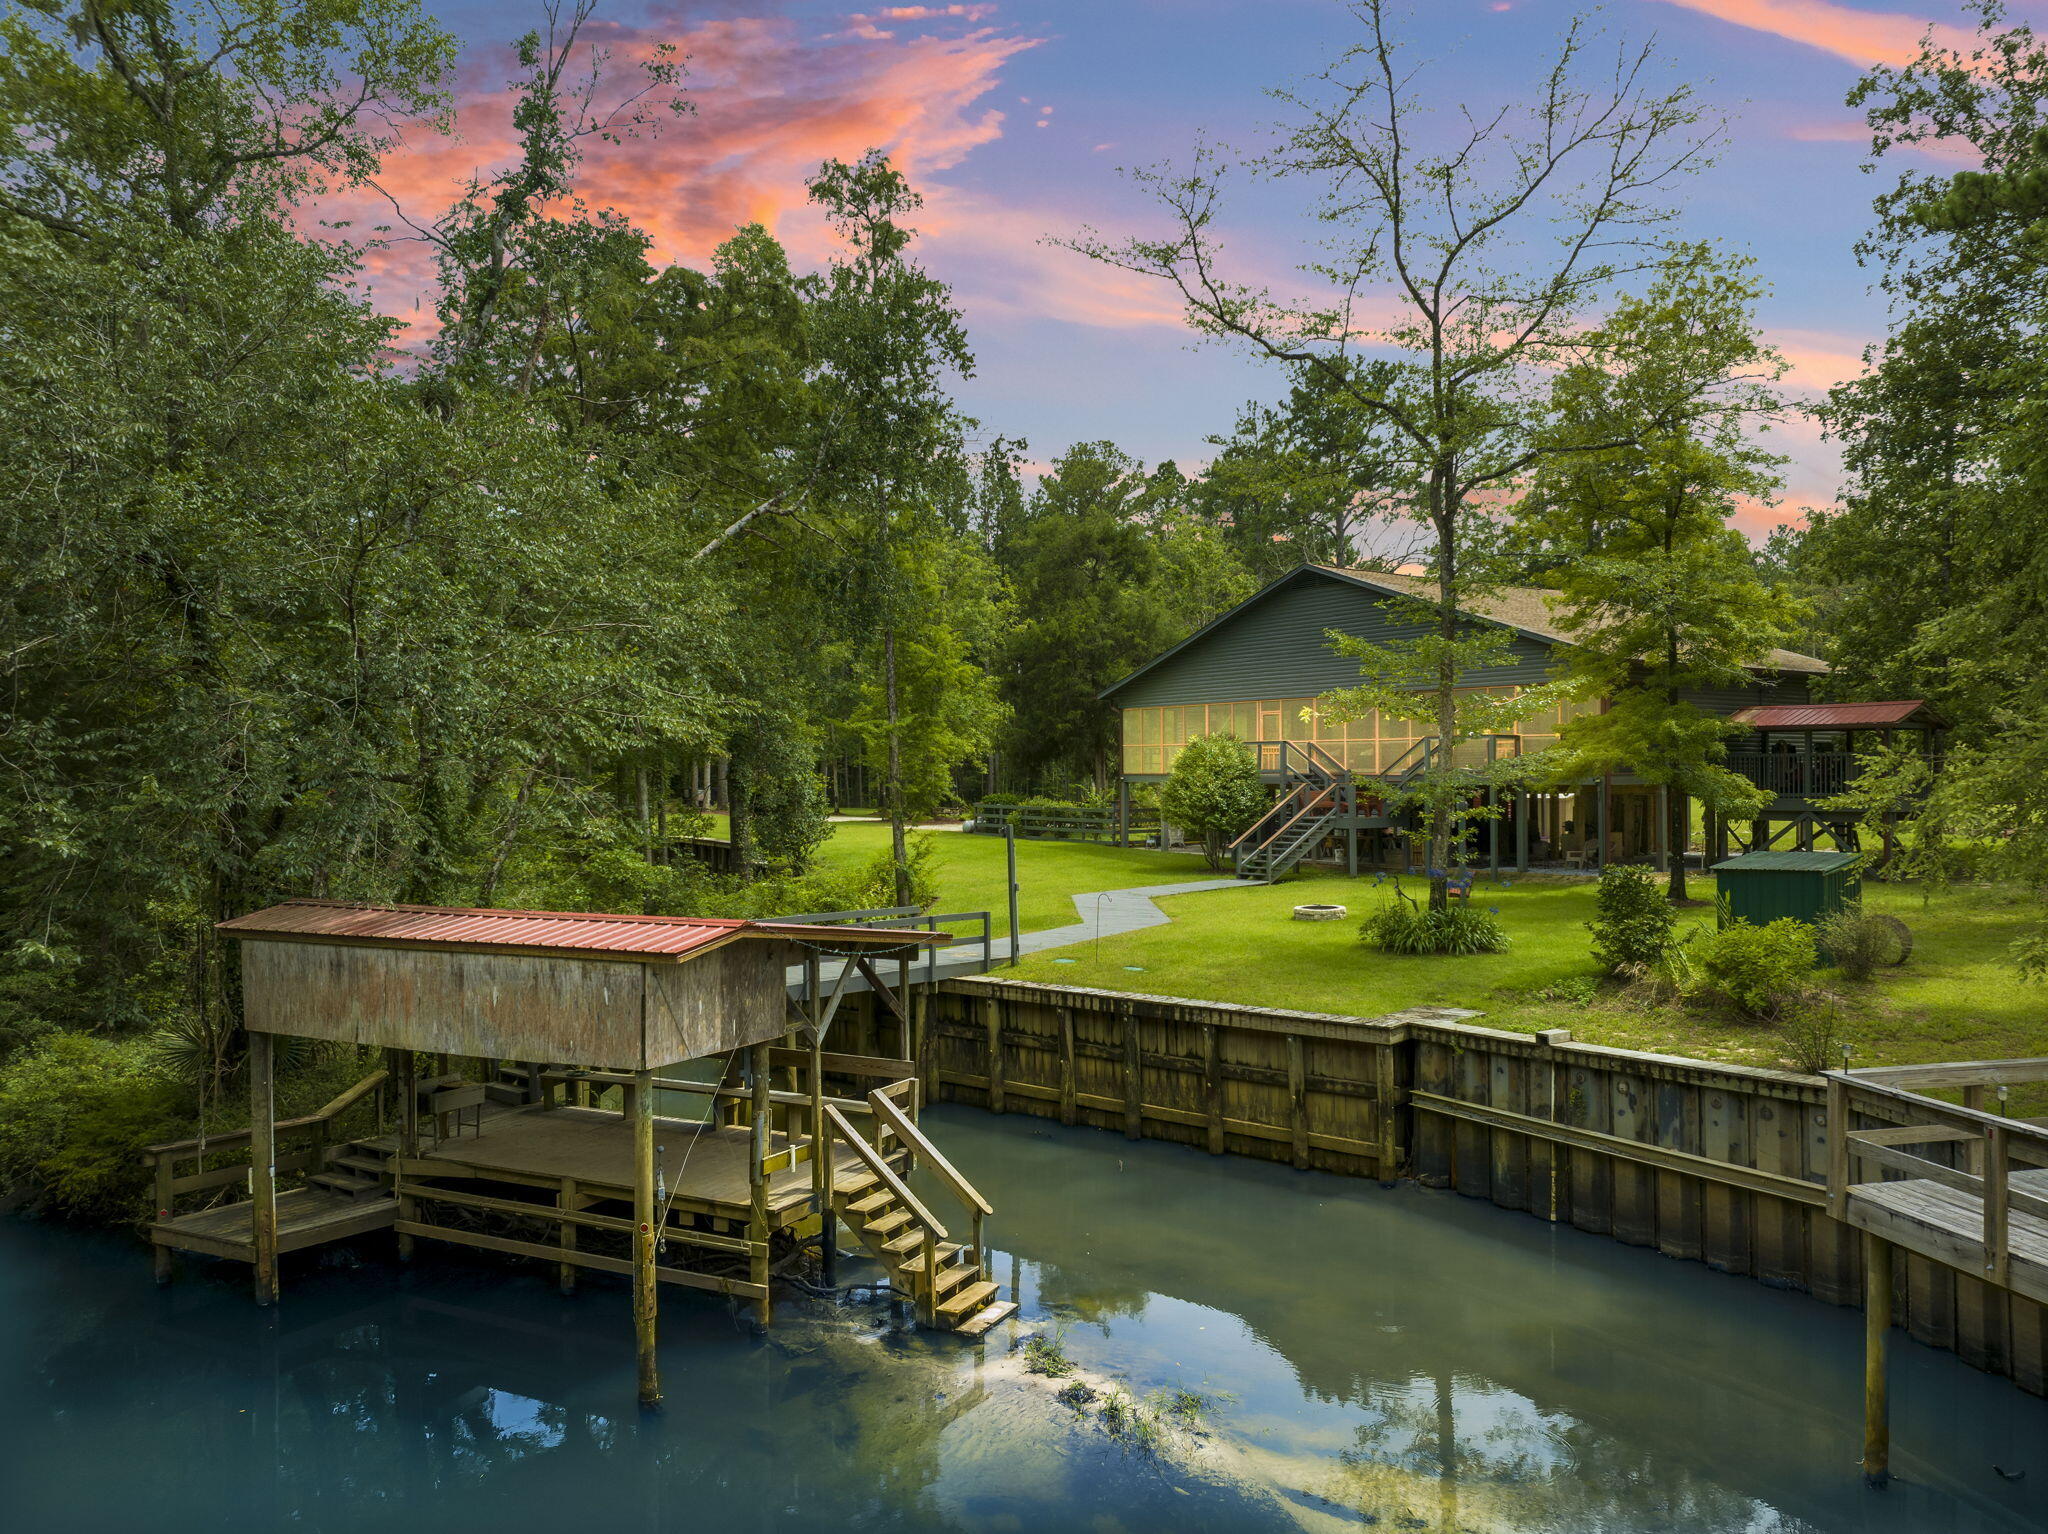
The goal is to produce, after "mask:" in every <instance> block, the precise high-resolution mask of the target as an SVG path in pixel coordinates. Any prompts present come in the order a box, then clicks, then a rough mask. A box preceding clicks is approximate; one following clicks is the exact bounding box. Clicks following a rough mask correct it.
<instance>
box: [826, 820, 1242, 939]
mask: <svg viewBox="0 0 2048 1534" xmlns="http://www.w3.org/2000/svg"><path fill="white" fill-rule="evenodd" d="M832 832H833V834H832V839H831V840H830V841H828V842H826V843H825V845H824V846H823V847H822V848H821V849H820V850H819V854H818V862H819V864H820V866H821V867H824V868H835V867H845V866H848V865H852V864H858V863H863V862H865V861H867V860H868V859H869V858H871V857H873V856H874V855H875V854H876V853H878V852H882V851H885V850H886V849H887V848H888V845H889V828H888V827H887V826H886V825H863V824H858V823H851V824H849V823H844V822H842V823H840V824H838V825H835V826H833V828H832ZM925 834H927V835H929V836H931V837H932V839H933V844H934V846H936V848H937V849H938V873H939V910H940V911H942V912H953V911H988V912H990V913H991V914H992V915H993V916H994V918H995V930H996V932H997V933H998V934H1007V933H1008V932H1009V930H1010V914H1009V896H1008V895H1007V894H1006V893H1005V892H1004V884H1005V882H1006V881H1005V874H1004V855H1003V839H1002V838H1001V837H1000V836H972V835H969V834H967V833H966V832H962V831H932V832H927V833H925ZM1215 877H1217V876H1216V875H1215V874H1213V873H1211V872H1210V870H1209V865H1208V864H1207V863H1206V862H1204V861H1203V860H1202V859H1201V858H1200V857H1197V856H1194V855H1192V854H1188V853H1179V852H1146V851H1144V850H1142V849H1138V848H1129V849H1126V848H1121V847H1101V846H1097V845H1095V844H1094V843H1092V842H1029V841H1025V842H1019V843H1017V910H1018V914H1019V916H1020V918H1021V920H1022V925H1023V928H1024V930H1025V931H1026V932H1035V931H1037V930H1038V929H1040V928H1042V927H1065V926H1069V925H1071V924H1072V923H1073V922H1075V921H1076V920H1077V919H1078V918H1077V917H1076V916H1075V914H1074V902H1073V900H1072V899H1071V898H1070V897H1071V896H1073V895H1075V894H1077V893H1079V892H1082V891H1086V890H1113V889H1128V888H1129V887H1130V886H1132V885H1136V884H1175V883H1182V882H1185V881H1187V880H1190V879H1213V878H1215ZM977 930H978V929H977ZM961 931H962V933H963V934H965V933H966V932H967V931H968V929H967V928H965V927H963V928H962V929H961Z"/></svg>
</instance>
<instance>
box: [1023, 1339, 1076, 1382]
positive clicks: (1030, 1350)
mask: <svg viewBox="0 0 2048 1534" xmlns="http://www.w3.org/2000/svg"><path fill="white" fill-rule="evenodd" d="M1066 1336H1067V1334H1066V1330H1065V1328H1064V1327H1063V1328H1061V1329H1060V1330H1058V1331H1056V1332H1054V1333H1053V1334H1052V1335H1050V1336H1047V1335H1046V1334H1045V1333H1044V1332H1035V1333H1033V1334H1032V1335H1031V1336H1029V1337H1027V1338H1025V1339H1024V1350H1023V1351H1024V1368H1025V1370H1026V1371H1027V1372H1029V1373H1032V1374H1042V1375H1044V1376H1045V1377H1046V1378H1047V1379H1049V1380H1058V1379H1065V1378H1066V1377H1067V1376H1068V1375H1070V1374H1072V1373H1073V1372H1074V1361H1073V1360H1072V1359H1071V1358H1069V1357H1067V1349H1066Z"/></svg>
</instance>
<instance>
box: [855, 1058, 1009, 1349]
mask: <svg viewBox="0 0 2048 1534" xmlns="http://www.w3.org/2000/svg"><path fill="white" fill-rule="evenodd" d="M900 1088H908V1089H911V1090H914V1089H915V1084H914V1083H912V1082H900V1083H897V1085H896V1086H895V1087H890V1088H883V1089H880V1090H877V1091H874V1092H870V1093H869V1094H868V1103H869V1106H870V1107H871V1108H872V1109H873V1110H874V1116H875V1139H874V1141H873V1142H872V1143H871V1142H869V1141H868V1140H867V1139H865V1138H863V1137H862V1136H861V1135H860V1134H859V1133H858V1132H857V1131H856V1130H855V1129H854V1128H853V1126H852V1124H851V1123H849V1122H848V1120H847V1119H846V1116H845V1115H844V1114H842V1113H841V1112H840V1111H839V1109H838V1108H837V1107H836V1106H832V1105H830V1104H828V1105H827V1106H826V1108H825V1119H826V1123H827V1126H828V1129H827V1133H828V1134H829V1135H830V1136H831V1137H832V1138H834V1139H837V1140H839V1141H841V1142H842V1143H843V1144H845V1145H846V1146H847V1147H848V1148H849V1149H851V1150H852V1151H853V1152H854V1154H855V1156H856V1157H858V1158H859V1163H860V1164H859V1165H858V1166H857V1167H855V1168H854V1169H853V1170H851V1171H846V1172H841V1173H840V1174H839V1175H838V1176H837V1177H836V1178H835V1179H834V1181H833V1185H832V1208H833V1211H834V1212H835V1213H836V1214H837V1215H838V1216H839V1218H840V1220H841V1221H842V1222H844V1223H845V1224H846V1225H847V1226H848V1227H850V1228H851V1229H852V1230H853V1232H854V1234H855V1235H857V1236H859V1237H860V1242H861V1245H862V1246H864V1247H866V1248H867V1250H868V1252H869V1254H870V1255H871V1256H873V1257H874V1259H875V1260H876V1261H877V1262H879V1263H881V1265H882V1266H883V1268H884V1269H886V1270H887V1272H888V1274H889V1280H890V1282H891V1283H892V1284H893V1285H894V1286H895V1287H896V1288H897V1289H899V1290H901V1291H902V1292H904V1293H905V1294H908V1295H909V1296H911V1298H912V1299H913V1301H914V1302H915V1303H916V1305H917V1309H918V1314H919V1315H920V1316H921V1317H923V1319H924V1322H925V1324H926V1325H927V1326H931V1327H936V1328H938V1329H940V1330H942V1331H950V1332H957V1333H959V1334H960V1335H961V1336H963V1337H979V1336H981V1335H982V1334H983V1333H985V1332H987V1331H988V1330H989V1329H990V1328H991V1327H993V1326H995V1325H997V1324H998V1323H999V1322H1002V1321H1007V1320H1008V1319H1009V1318H1010V1317H1011V1316H1014V1315H1015V1314H1016V1313H1017V1303H1016V1301H1015V1300H1014V1299H1005V1298H1003V1293H1002V1285H1001V1284H999V1283H997V1282H996V1281H995V1280H994V1279H992V1278H991V1277H990V1276H989V1266H988V1254H987V1249H986V1248H985V1247H984V1246H983V1244H982V1239H981V1238H982V1221H983V1220H984V1219H985V1218H986V1217H987V1216H988V1215H990V1214H991V1213H993V1212H994V1211H993V1210H992V1209H991V1208H990V1206H989V1204H988V1201H987V1200H985V1199H984V1198H983V1197H982V1196H981V1194H980V1193H979V1192H978V1191H977V1190H976V1189H975V1188H974V1186H973V1184H971V1183H969V1182H968V1181H967V1179H966V1178H964V1177H962V1176H961V1175H960V1173H959V1172H958V1171H957V1170H956V1169H955V1168H954V1167H953V1165H952V1164H951V1163H950V1162H948V1161H947V1160H946V1158H945V1157H944V1156H942V1155H940V1154H939V1151H938V1148H937V1147H936V1146H934V1145H933V1144H932V1143H931V1141H930V1140H928V1139H926V1138H925V1136H924V1133H923V1131H922V1130H920V1129H919V1128H918V1127H917V1125H916V1124H915V1123H914V1122H913V1121H912V1120H911V1119H910V1117H909V1116H908V1115H907V1114H905V1113H904V1112H903V1110H902V1109H901V1108H899V1107H898V1106H897V1105H896V1101H895V1096H894V1094H895V1093H896V1092H897V1091H898V1089H900ZM916 1156H922V1157H923V1158H924V1161H925V1166H926V1169H927V1170H928V1171H930V1172H931V1173H932V1174H933V1175H934V1176H936V1177H937V1178H938V1180H939V1181H940V1182H941V1183H943V1184H945V1185H946V1187H947V1188H948V1190H949V1191H951V1192H952V1193H953V1195H954V1196H955V1197H956V1198H958V1199H959V1200H960V1202H961V1204H962V1205H963V1206H964V1207H965V1208H966V1210H967V1213H968V1217H969V1220H970V1223H971V1226H972V1234H971V1236H970V1238H969V1239H968V1240H967V1241H965V1242H960V1241H955V1240H953V1239H952V1233H951V1232H950V1231H949V1230H948V1229H947V1228H946V1226H945V1224H944V1223H943V1222H942V1221H941V1220H940V1219H939V1217H938V1216H937V1215H935V1214H934V1213H932V1211H931V1209H930V1208H929V1207H927V1206H926V1204H925V1203H924V1202H923V1200H921V1199H920V1198H918V1196H917V1195H916V1194H915V1193H914V1192H912V1191H911V1189H910V1185H909V1184H908V1183H906V1182H905V1181H904V1180H903V1175H902V1173H900V1172H899V1171H898V1170H897V1168H896V1166H895V1164H894V1163H895V1162H896V1161H897V1160H899V1159H907V1158H912V1157H916Z"/></svg>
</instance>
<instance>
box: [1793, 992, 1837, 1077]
mask: <svg viewBox="0 0 2048 1534" xmlns="http://www.w3.org/2000/svg"><path fill="white" fill-rule="evenodd" d="M1780 1015H1781V1018H1782V1020H1783V1024H1784V1029H1785V1053H1786V1055H1787V1056H1788V1057H1789V1058H1790V1059H1791V1061H1792V1063H1793V1064H1794V1065H1795V1066H1797V1067H1798V1068H1799V1069H1800V1070H1802V1071H1811V1072H1812V1073H1813V1074H1814V1075H1816V1076H1818V1075H1819V1074H1820V1073H1821V1072H1822V1071H1831V1070H1835V1069H1838V1068H1839V1067H1840V1066H1841V1064H1842V1045H1843V1044H1844V1043H1845V1042H1846V1041H1847V1029H1846V1028H1845V1027H1844V1026H1843V1018H1842V999H1841V998H1840V997H1839V996H1835V995H1832V994H1830V993H1829V992H1827V991H1822V990H1814V989H1808V990H1805V991H1801V992H1799V993H1798V994H1797V995H1795V996H1793V997H1790V998H1788V999H1787V1001H1786V1002H1785V1004H1784V1007H1783V1010H1782V1012H1781V1014H1780Z"/></svg>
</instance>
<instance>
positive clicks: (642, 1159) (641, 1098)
mask: <svg viewBox="0 0 2048 1534" xmlns="http://www.w3.org/2000/svg"><path fill="white" fill-rule="evenodd" d="M633 1075H634V1080H633V1091H632V1094H631V1096H632V1109H633V1330H634V1332H635V1334H636V1341H637V1342H638V1344H639V1350H640V1404H641V1406H643V1407H646V1408H649V1409H652V1408H654V1407H656V1406H659V1405H660V1404H661V1367H660V1364H659V1362H658V1361H657V1360H656V1357H655V1287H656V1286H655V1277H654V1222H655V1217H656V1210H655V1207H654V1072H652V1071H635V1072H634V1073H633Z"/></svg>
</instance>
